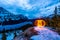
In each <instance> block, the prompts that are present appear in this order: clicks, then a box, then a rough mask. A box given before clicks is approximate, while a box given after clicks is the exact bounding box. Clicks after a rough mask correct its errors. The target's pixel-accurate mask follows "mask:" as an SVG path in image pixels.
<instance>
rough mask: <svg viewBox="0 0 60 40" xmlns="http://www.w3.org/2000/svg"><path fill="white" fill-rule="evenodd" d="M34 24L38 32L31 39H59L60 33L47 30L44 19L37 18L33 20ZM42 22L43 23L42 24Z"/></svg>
mask: <svg viewBox="0 0 60 40" xmlns="http://www.w3.org/2000/svg"><path fill="white" fill-rule="evenodd" d="M35 22H36V25H37V26H35V27H34V29H35V30H36V31H37V32H38V35H35V36H32V37H31V39H33V40H60V35H58V33H56V32H53V31H52V30H49V29H48V28H46V27H44V26H45V24H46V23H45V21H43V20H37V21H35ZM42 22H43V23H44V25H42Z"/></svg>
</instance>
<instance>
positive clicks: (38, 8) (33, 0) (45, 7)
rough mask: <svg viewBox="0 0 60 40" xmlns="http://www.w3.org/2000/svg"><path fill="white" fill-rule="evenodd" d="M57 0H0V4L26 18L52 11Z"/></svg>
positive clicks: (47, 13) (57, 2) (57, 3)
mask: <svg viewBox="0 0 60 40" xmlns="http://www.w3.org/2000/svg"><path fill="white" fill-rule="evenodd" d="M59 4H60V3H59V0H0V6H1V7H3V8H5V9H7V10H8V11H10V12H12V13H14V14H16V15H18V14H22V15H25V16H27V17H28V18H37V17H42V16H43V17H44V16H48V15H50V14H52V13H53V11H54V7H55V6H57V5H59Z"/></svg>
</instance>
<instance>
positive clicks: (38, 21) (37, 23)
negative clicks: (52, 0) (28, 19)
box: [34, 20, 46, 27]
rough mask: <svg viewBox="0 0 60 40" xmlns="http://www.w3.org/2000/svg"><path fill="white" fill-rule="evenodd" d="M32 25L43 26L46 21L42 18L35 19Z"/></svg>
mask: <svg viewBox="0 0 60 40" xmlns="http://www.w3.org/2000/svg"><path fill="white" fill-rule="evenodd" d="M34 25H35V26H37V27H44V26H45V25H46V22H45V21H44V20H36V21H35V22H34Z"/></svg>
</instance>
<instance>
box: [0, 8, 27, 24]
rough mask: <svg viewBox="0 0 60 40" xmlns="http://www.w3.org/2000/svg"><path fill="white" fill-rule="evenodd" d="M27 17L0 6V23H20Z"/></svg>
mask: <svg viewBox="0 0 60 40" xmlns="http://www.w3.org/2000/svg"><path fill="white" fill-rule="evenodd" d="M27 19H28V18H27V17H26V16H23V15H21V14H19V15H15V14H13V13H10V12H9V11H7V10H6V9H4V8H2V7H0V24H1V23H3V24H4V25H5V24H14V23H20V22H22V21H24V20H27ZM11 22H12V23H11Z"/></svg>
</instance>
